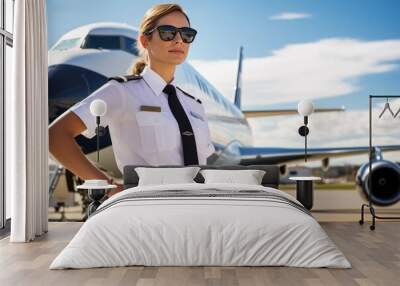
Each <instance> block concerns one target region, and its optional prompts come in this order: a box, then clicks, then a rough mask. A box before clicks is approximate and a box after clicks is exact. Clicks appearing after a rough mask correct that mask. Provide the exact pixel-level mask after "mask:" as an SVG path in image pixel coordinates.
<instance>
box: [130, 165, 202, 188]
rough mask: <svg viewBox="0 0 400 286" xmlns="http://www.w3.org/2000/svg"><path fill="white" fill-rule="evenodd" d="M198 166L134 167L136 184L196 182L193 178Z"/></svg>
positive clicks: (198, 168)
mask: <svg viewBox="0 0 400 286" xmlns="http://www.w3.org/2000/svg"><path fill="white" fill-rule="evenodd" d="M200 169H201V168H200V167H177V168H174V167H171V168H169V167H168V168H162V167H153V168H149V167H136V168H135V171H136V173H137V174H138V176H139V182H138V186H148V185H165V184H184V183H196V182H195V181H194V180H193V179H194V178H195V177H196V175H197V173H198V172H199V170H200Z"/></svg>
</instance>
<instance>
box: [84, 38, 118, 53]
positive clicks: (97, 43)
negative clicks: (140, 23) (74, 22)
mask: <svg viewBox="0 0 400 286" xmlns="http://www.w3.org/2000/svg"><path fill="white" fill-rule="evenodd" d="M82 48H83V49H107V50H121V37H120V36H106V35H87V36H86V39H85V42H84V44H83V45H82Z"/></svg>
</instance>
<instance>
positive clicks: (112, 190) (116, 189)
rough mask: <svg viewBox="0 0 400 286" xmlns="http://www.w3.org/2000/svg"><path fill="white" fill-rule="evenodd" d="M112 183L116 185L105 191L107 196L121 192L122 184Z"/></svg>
mask: <svg viewBox="0 0 400 286" xmlns="http://www.w3.org/2000/svg"><path fill="white" fill-rule="evenodd" d="M114 185H116V186H117V187H116V188H113V189H108V190H107V191H106V194H107V196H108V197H111V196H113V195H115V194H116V193H119V192H122V191H123V190H124V185H122V184H117V183H114Z"/></svg>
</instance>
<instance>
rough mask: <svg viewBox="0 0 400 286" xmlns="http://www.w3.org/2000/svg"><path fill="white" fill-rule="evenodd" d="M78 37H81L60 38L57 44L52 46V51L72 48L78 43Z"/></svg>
mask: <svg viewBox="0 0 400 286" xmlns="http://www.w3.org/2000/svg"><path fill="white" fill-rule="evenodd" d="M80 39H81V38H72V39H65V40H62V41H61V42H60V43H59V44H58V45H57V46H55V47H54V48H53V51H63V50H69V49H71V48H74V47H76V46H77V45H78V43H79V40H80Z"/></svg>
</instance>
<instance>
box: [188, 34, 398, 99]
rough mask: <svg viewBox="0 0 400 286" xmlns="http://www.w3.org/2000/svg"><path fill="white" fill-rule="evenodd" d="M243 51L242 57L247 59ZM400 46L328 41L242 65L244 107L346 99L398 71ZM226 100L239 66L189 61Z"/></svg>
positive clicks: (294, 47)
mask: <svg viewBox="0 0 400 286" xmlns="http://www.w3.org/2000/svg"><path fill="white" fill-rule="evenodd" d="M245 52H246V51H245V50H244V55H245ZM398 60H400V40H385V41H361V40H357V39H346V38H330V39H322V40H319V41H316V42H310V43H299V44H290V45H287V46H285V47H283V48H281V49H279V50H275V51H273V52H272V55H270V56H265V57H259V58H245V59H244V61H243V69H242V70H243V81H242V83H243V84H242V95H243V98H242V102H243V105H244V106H246V105H248V104H251V105H267V104H278V103H286V102H291V101H300V100H301V99H316V98H324V97H331V96H338V95H346V94H350V93H352V92H355V91H357V90H359V89H360V86H359V85H358V80H359V79H360V78H361V77H363V76H366V75H370V74H377V73H384V72H389V71H392V70H394V69H396V68H398V65H397V64H396V63H395V61H398ZM190 63H191V64H193V66H194V67H195V68H197V69H198V70H199V72H201V73H202V74H203V75H204V76H205V77H206V78H207V79H208V80H209V81H210V82H211V83H212V84H214V85H215V86H216V87H217V88H218V89H219V90H220V91H221V92H222V93H223V94H224V95H225V96H227V97H228V98H229V99H233V93H234V84H235V77H236V70H237V60H236V59H234V60H191V61H190Z"/></svg>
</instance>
